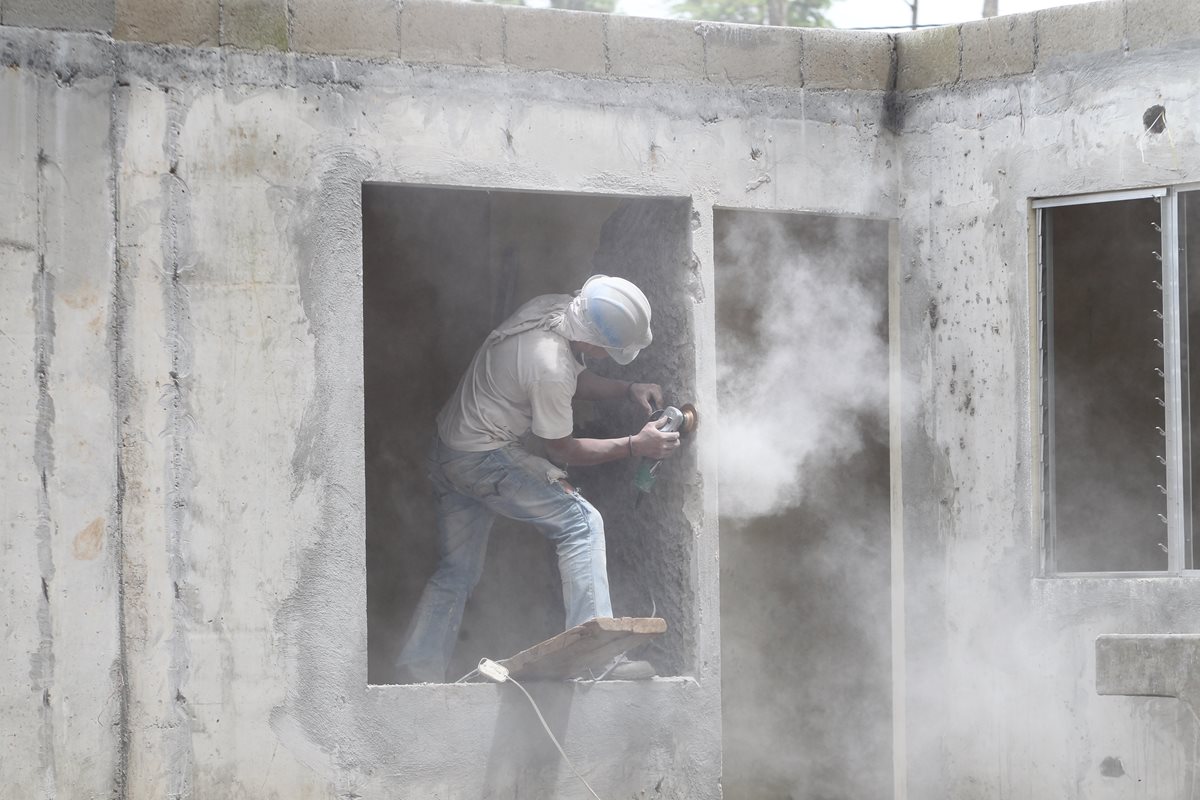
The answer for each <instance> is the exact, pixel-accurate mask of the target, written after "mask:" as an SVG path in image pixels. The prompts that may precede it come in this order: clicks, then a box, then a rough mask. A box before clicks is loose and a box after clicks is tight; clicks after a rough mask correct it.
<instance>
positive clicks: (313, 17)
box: [288, 0, 400, 56]
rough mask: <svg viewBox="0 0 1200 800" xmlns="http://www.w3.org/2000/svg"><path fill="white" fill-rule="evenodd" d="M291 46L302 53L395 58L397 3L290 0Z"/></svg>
mask: <svg viewBox="0 0 1200 800" xmlns="http://www.w3.org/2000/svg"><path fill="white" fill-rule="evenodd" d="M288 18H289V21H290V25H291V46H292V49H293V50H296V51H298V52H301V53H332V54H334V55H346V56H395V55H397V54H398V53H399V52H400V3H399V2H398V0H289V4H288Z"/></svg>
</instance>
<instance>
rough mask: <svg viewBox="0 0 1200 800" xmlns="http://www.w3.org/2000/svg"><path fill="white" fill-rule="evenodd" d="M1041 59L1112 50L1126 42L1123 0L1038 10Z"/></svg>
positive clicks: (1039, 53) (1041, 62)
mask: <svg viewBox="0 0 1200 800" xmlns="http://www.w3.org/2000/svg"><path fill="white" fill-rule="evenodd" d="M1036 25H1037V35H1038V63H1039V65H1040V64H1043V63H1047V62H1050V61H1053V60H1055V59H1060V58H1063V57H1066V56H1071V55H1076V54H1080V53H1109V52H1113V51H1116V50H1120V49H1121V48H1122V47H1124V45H1125V4H1124V3H1123V2H1122V1H1121V0H1108V2H1105V3H1088V4H1086V5H1078V6H1061V7H1059V8H1048V9H1046V10H1044V11H1039V12H1037V22H1036Z"/></svg>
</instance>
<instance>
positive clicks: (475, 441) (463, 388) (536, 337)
mask: <svg viewBox="0 0 1200 800" xmlns="http://www.w3.org/2000/svg"><path fill="white" fill-rule="evenodd" d="M583 370H584V367H583V365H582V364H580V363H579V362H578V361H576V359H575V356H574V355H573V354H572V353H571V343H570V342H568V341H567V340H566V339H565V338H563V337H562V336H559V335H558V334H557V333H550V332H549V331H545V330H540V329H538V330H531V331H526V332H524V333H518V334H516V335H514V336H509V337H508V338H506V339H501V340H500V341H499V342H496V343H495V344H492V345H488V344H485V345H484V346H483V347H481V348H480V349H479V352H477V353H476V354H475V358H474V359H473V360H472V361H471V366H469V367H468V368H467V372H466V374H465V375H463V378H462V380H461V381H459V384H458V388H457V389H456V390H455V391H454V394H453V395H451V397H450V399H449V400H447V401H446V405H444V406H442V410H441V412H440V413H439V414H438V418H437V424H438V433H439V434H440V435H441V437H442V441H443V442H445V443H446V445H447V446H449V447H451V448H452V449H454V450H463V451H466V452H471V453H477V452H482V451H485V450H497V449H499V448H501V447H504V446H505V445H507V444H511V443H513V442H517V441H519V440H520V438H521V437H522V436H523V435H525V434H526V433H528V432H529V431H530V430H532V431H533V433H534V434H535V435H537V436H540V437H541V438H543V439H561V438H563V437H564V436H570V435H571V432H572V430H573V429H574V419H573V417H572V413H571V398H573V397H574V396H575V381H576V379H577V378H578V376H579V373H581V372H583Z"/></svg>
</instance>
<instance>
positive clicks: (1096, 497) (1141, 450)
mask: <svg viewBox="0 0 1200 800" xmlns="http://www.w3.org/2000/svg"><path fill="white" fill-rule="evenodd" d="M1035 208H1037V209H1038V211H1037V214H1038V219H1037V224H1038V235H1039V242H1038V253H1039V259H1040V269H1039V284H1040V286H1039V289H1040V297H1039V304H1038V309H1039V343H1040V349H1041V369H1042V382H1041V387H1042V401H1041V409H1042V436H1043V511H1044V523H1045V532H1046V564H1045V569H1046V572H1047V573H1048V574H1076V573H1085V574H1086V573H1115V572H1122V573H1179V572H1181V571H1183V570H1190V569H1192V568H1193V565H1194V563H1195V553H1194V545H1193V537H1192V529H1193V527H1194V523H1193V521H1194V519H1195V517H1196V514H1197V513H1198V510H1197V509H1195V508H1194V499H1193V498H1195V497H1197V496H1198V493H1197V492H1196V491H1195V488H1194V484H1195V481H1196V480H1197V476H1196V475H1194V473H1193V470H1192V468H1191V465H1192V461H1193V455H1192V454H1193V451H1194V450H1195V448H1196V447H1198V446H1200V438H1198V435H1197V433H1196V430H1197V425H1196V424H1193V419H1192V417H1193V414H1194V413H1195V412H1194V411H1193V409H1195V408H1196V406H1197V404H1198V403H1197V402H1196V401H1194V399H1193V398H1194V396H1195V395H1196V393H1197V392H1198V391H1200V365H1192V364H1191V360H1192V358H1194V357H1200V344H1197V345H1196V346H1195V347H1193V346H1191V342H1190V336H1191V335H1195V334H1192V333H1190V332H1193V331H1197V332H1200V275H1197V274H1196V272H1195V270H1200V198H1197V193H1196V192H1192V191H1179V190H1174V189H1172V190H1162V189H1157V190H1144V191H1132V192H1122V193H1115V194H1113V195H1109V196H1104V195H1090V196H1087V197H1086V198H1083V199H1080V198H1062V199H1061V200H1041V201H1037V202H1036V203H1035ZM1193 354H1195V355H1193Z"/></svg>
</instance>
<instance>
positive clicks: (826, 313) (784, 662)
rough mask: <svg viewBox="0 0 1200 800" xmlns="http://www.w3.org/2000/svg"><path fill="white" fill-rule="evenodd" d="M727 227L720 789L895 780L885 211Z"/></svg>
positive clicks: (720, 312)
mask: <svg viewBox="0 0 1200 800" xmlns="http://www.w3.org/2000/svg"><path fill="white" fill-rule="evenodd" d="M714 230H715V260H716V315H717V351H718V352H717V357H718V392H719V399H720V426H721V429H722V435H723V436H729V437H730V438H728V439H723V440H722V445H721V460H720V477H719V485H718V494H719V500H720V508H721V511H722V516H721V520H720V548H721V561H720V565H721V567H720V569H721V572H720V579H721V670H722V683H721V710H722V729H723V743H724V762H723V763H724V770H723V772H724V774H723V777H722V785H723V787H724V791H725V795H726V796H727V797H764V798H765V797H885V796H890V795H891V790H892V778H891V763H892V761H891V737H892V730H891V658H890V649H891V644H890V630H891V629H890V565H891V551H890V516H889V511H890V500H889V469H890V464H889V449H888V430H887V380H888V366H887V363H888V362H887V275H888V237H889V223H888V222H886V221H879V220H867V219H852V218H841V217H830V216H820V215H812V214H782V213H767V212H758V211H733V210H718V211H716V212H715V213H714Z"/></svg>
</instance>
